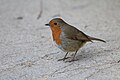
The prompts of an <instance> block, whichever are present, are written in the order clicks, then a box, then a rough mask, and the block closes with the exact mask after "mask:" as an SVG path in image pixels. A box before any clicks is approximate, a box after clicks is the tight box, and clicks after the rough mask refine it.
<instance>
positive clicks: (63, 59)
mask: <svg viewBox="0 0 120 80" xmlns="http://www.w3.org/2000/svg"><path fill="white" fill-rule="evenodd" d="M68 58H70V57H66V58H62V59H58V61H65V60H66V59H68Z"/></svg>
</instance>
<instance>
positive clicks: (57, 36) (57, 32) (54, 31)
mask: <svg viewBox="0 0 120 80" xmlns="http://www.w3.org/2000/svg"><path fill="white" fill-rule="evenodd" d="M51 30H52V36H53V40H54V41H55V42H56V44H58V45H60V44H61V40H60V33H61V29H60V28H59V27H53V26H52V27H51Z"/></svg>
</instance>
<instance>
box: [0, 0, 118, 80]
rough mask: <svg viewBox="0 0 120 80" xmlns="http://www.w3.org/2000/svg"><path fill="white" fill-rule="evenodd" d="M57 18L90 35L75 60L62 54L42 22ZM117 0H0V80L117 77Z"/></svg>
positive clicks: (100, 79)
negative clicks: (91, 40)
mask: <svg viewBox="0 0 120 80" xmlns="http://www.w3.org/2000/svg"><path fill="white" fill-rule="evenodd" d="M56 17H60V18H62V19H63V20H65V21H66V22H67V23H69V24H71V25H73V26H75V27H76V28H78V29H80V30H81V31H83V32H85V33H86V34H88V35H91V36H95V37H98V38H101V39H104V40H106V42H107V43H106V44H104V43H100V42H94V43H88V44H87V45H86V46H84V47H83V48H82V49H81V50H79V52H78V54H77V58H79V59H80V60H79V61H76V62H73V63H65V62H58V61H57V60H58V59H59V58H61V57H63V56H64V52H62V51H61V50H59V49H58V48H56V47H55V46H54V44H53V41H52V37H51V31H50V28H49V27H46V26H45V24H46V23H48V22H49V21H50V20H51V19H53V18H56ZM119 59H120V0H0V80H61V79H63V80H120V65H119V63H117V61H118V60H119Z"/></svg>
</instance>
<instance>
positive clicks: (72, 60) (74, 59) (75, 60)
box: [66, 58, 79, 62]
mask: <svg viewBox="0 0 120 80" xmlns="http://www.w3.org/2000/svg"><path fill="white" fill-rule="evenodd" d="M78 60H79V59H74V58H73V59H72V60H69V61H66V62H74V61H78Z"/></svg>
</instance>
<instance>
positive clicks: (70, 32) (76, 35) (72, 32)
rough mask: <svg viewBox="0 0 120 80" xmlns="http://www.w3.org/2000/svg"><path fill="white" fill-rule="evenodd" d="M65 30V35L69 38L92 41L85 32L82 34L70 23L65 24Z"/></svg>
mask: <svg viewBox="0 0 120 80" xmlns="http://www.w3.org/2000/svg"><path fill="white" fill-rule="evenodd" d="M68 27H69V28H68ZM65 30H66V31H65V33H66V36H67V38H69V39H73V40H81V41H91V42H92V40H91V39H90V38H89V37H88V36H87V35H86V34H84V33H83V32H82V31H80V30H78V29H77V28H75V27H73V26H71V25H69V26H66V29H65Z"/></svg>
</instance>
